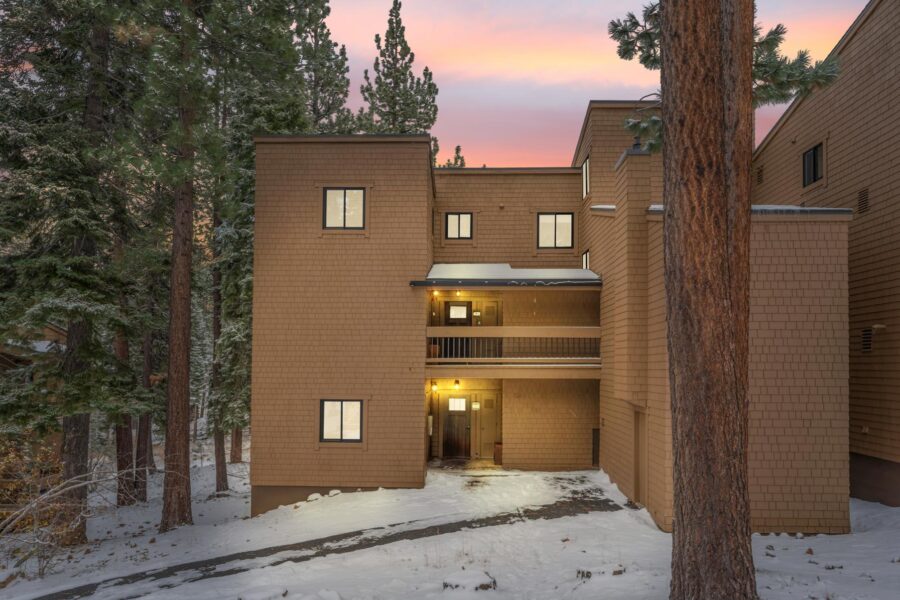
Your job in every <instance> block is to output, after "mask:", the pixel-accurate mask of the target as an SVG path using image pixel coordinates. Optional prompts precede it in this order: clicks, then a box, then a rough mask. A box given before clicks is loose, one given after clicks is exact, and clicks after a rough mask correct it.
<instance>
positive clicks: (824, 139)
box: [753, 0, 900, 504]
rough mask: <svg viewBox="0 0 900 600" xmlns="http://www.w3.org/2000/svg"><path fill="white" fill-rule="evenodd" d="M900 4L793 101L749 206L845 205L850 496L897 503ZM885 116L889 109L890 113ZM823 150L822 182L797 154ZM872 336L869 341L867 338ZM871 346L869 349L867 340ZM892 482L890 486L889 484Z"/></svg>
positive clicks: (862, 24)
mask: <svg viewBox="0 0 900 600" xmlns="http://www.w3.org/2000/svg"><path fill="white" fill-rule="evenodd" d="M898 28H900V2H896V1H892V0H873V1H872V2H870V3H869V5H868V6H867V7H866V9H865V10H863V12H862V14H861V15H860V17H859V18H858V19H857V21H856V23H854V25H853V26H852V27H851V29H850V30H849V31H848V33H847V35H846V36H845V37H844V39H842V40H841V42H840V43H839V44H838V46H837V47H836V48H835V50H834V51H833V55H834V56H836V57H837V60H838V62H839V65H840V76H839V77H838V79H837V81H835V82H834V83H833V84H832V85H830V86H828V87H827V88H824V89H821V90H816V91H815V92H813V93H812V94H810V95H809V96H807V97H805V98H803V99H801V100H798V101H795V102H794V104H793V105H792V106H791V108H790V109H789V110H788V112H787V113H785V116H784V117H783V118H782V119H781V121H780V122H779V124H778V125H776V127H775V128H774V129H773V130H772V132H771V133H770V134H769V135H768V136H767V137H766V139H765V140H763V142H762V143H761V144H760V147H759V148H758V150H757V152H756V154H755V155H754V165H755V167H756V168H757V169H761V168H765V173H766V176H765V179H764V181H762V182H756V185H754V187H753V199H754V201H755V202H771V201H776V200H777V201H778V202H782V203H787V204H803V205H804V206H810V207H845V208H849V209H853V210H854V211H855V215H854V218H853V221H852V222H851V223H850V228H849V298H850V300H849V340H848V344H849V354H850V365H849V371H850V378H849V380H850V387H849V390H850V392H849V394H850V401H849V404H850V408H849V415H850V417H849V418H850V424H849V436H850V440H849V450H850V452H852V453H853V454H854V464H860V466H861V467H863V468H860V469H859V470H857V469H856V467H854V469H853V472H852V473H851V481H852V487H853V493H854V495H859V496H861V497H864V498H867V499H871V500H879V501H882V502H890V503H893V504H900V197H898V190H900V146H898V143H897V138H898V137H900V123H898V122H897V120H896V119H894V118H890V117H887V118H882V115H886V114H889V113H885V109H886V108H887V107H890V106H896V105H897V102H898V98H900V72H898V71H897V68H896V61H894V62H890V61H889V63H886V62H885V61H884V57H886V56H896V55H897V52H898V51H900V46H898V41H897V36H896V31H897V29H898ZM889 112H890V111H889ZM819 143H821V144H824V157H823V161H824V172H823V177H822V179H821V180H820V181H818V182H816V183H814V184H812V185H810V186H807V187H803V185H802V184H803V181H802V153H803V151H804V150H806V149H808V148H811V147H813V146H815V145H816V144H819ZM866 338H868V339H866ZM867 342H868V343H867ZM888 481H890V484H887V485H885V484H886V483H887V482H888Z"/></svg>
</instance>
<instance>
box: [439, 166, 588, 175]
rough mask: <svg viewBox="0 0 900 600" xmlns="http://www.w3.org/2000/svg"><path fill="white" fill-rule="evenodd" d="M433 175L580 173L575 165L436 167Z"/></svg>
mask: <svg viewBox="0 0 900 600" xmlns="http://www.w3.org/2000/svg"><path fill="white" fill-rule="evenodd" d="M434 174H435V175H580V174H581V169H577V168H575V167H436V168H435V169H434Z"/></svg>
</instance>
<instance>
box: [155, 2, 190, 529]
mask: <svg viewBox="0 0 900 600" xmlns="http://www.w3.org/2000/svg"><path fill="white" fill-rule="evenodd" d="M181 10H182V12H183V15H182V24H183V30H182V31H181V35H180V41H179V43H180V52H181V56H180V59H181V64H182V65H183V66H184V67H186V68H189V65H190V64H191V61H192V53H193V51H194V46H195V45H194V43H193V42H194V37H195V35H196V30H195V29H194V28H195V27H196V24H195V23H194V22H193V21H192V18H193V17H194V6H193V2H191V1H190V0H182V2H181ZM186 15H190V17H188V16H186ZM182 77H184V78H187V77H188V75H187V74H182ZM194 93H195V92H194V90H192V89H191V86H190V85H189V82H188V81H187V80H186V79H185V80H184V81H182V82H181V87H180V88H179V90H178V117H179V125H180V129H181V131H180V135H181V141H180V142H179V146H178V159H177V160H178V162H179V166H180V171H181V175H180V178H181V181H180V182H179V183H177V184H176V185H175V218H174V223H173V231H172V275H171V289H170V292H169V371H168V380H167V392H168V410H167V412H166V471H165V478H164V480H163V509H162V519H161V521H160V524H159V529H160V531H167V530H169V529H172V528H173V527H177V526H179V525H186V524H190V523H192V522H193V517H192V515H191V452H190V418H191V410H190V408H191V403H190V401H191V390H190V383H191V381H190V368H191V367H190V364H191V254H192V248H193V236H194V175H193V163H194V145H193V128H194V118H195V110H196V109H195V102H196V98H195V97H194Z"/></svg>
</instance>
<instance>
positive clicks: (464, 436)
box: [444, 397, 469, 458]
mask: <svg viewBox="0 0 900 600" xmlns="http://www.w3.org/2000/svg"><path fill="white" fill-rule="evenodd" d="M444 458H469V399H468V398H465V397H451V398H448V400H447V417H446V418H445V419H444Z"/></svg>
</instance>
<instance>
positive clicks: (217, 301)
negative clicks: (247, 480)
mask: <svg viewBox="0 0 900 600" xmlns="http://www.w3.org/2000/svg"><path fill="white" fill-rule="evenodd" d="M223 121H224V118H223ZM213 203H214V205H213V232H212V235H211V236H210V240H212V257H213V269H212V342H213V364H212V385H213V398H215V399H216V400H215V402H216V406H215V407H214V408H215V410H213V411H210V415H211V416H212V422H213V450H214V453H215V461H216V491H217V492H224V491H227V490H228V468H227V465H226V463H225V432H224V431H222V407H221V399H219V398H218V391H219V383H220V382H219V379H220V376H221V365H220V364H219V348H218V345H219V337H220V336H221V335H222V271H221V269H220V268H219V263H218V258H219V250H218V248H219V246H218V244H217V243H216V241H215V238H216V228H218V227H219V225H221V224H222V221H221V219H220V218H219V207H218V204H217V202H216V201H215V200H214V201H213Z"/></svg>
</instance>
